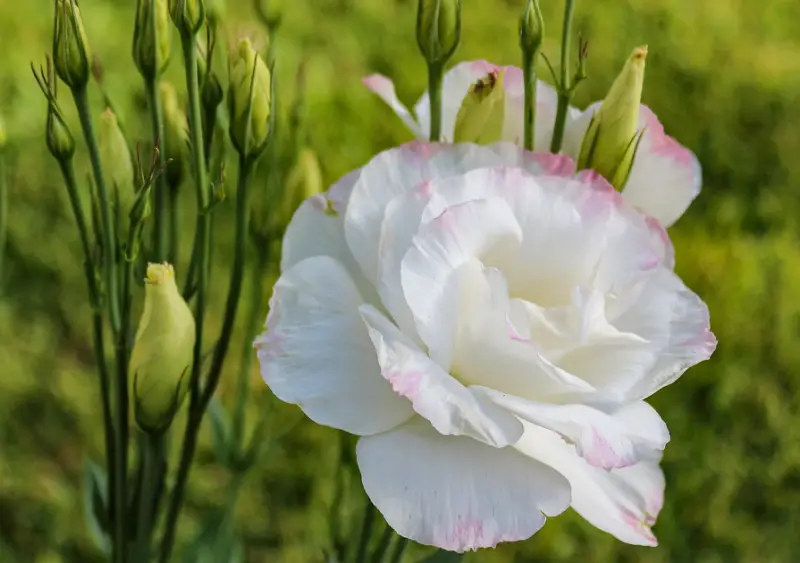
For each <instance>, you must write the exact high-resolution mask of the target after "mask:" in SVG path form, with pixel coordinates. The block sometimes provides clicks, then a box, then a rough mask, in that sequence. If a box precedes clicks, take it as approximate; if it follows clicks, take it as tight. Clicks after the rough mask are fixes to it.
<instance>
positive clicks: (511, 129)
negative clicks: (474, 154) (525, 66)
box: [503, 66, 558, 151]
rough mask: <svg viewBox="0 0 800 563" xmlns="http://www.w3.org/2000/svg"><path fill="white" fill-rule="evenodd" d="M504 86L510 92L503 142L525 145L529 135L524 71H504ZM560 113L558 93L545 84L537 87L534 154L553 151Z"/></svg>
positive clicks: (507, 100) (508, 94)
mask: <svg viewBox="0 0 800 563" xmlns="http://www.w3.org/2000/svg"><path fill="white" fill-rule="evenodd" d="M504 70H505V75H504V81H503V84H504V86H505V89H506V113H505V122H504V125H503V140H504V141H510V142H512V143H516V144H518V145H522V144H523V139H524V133H525V83H524V81H523V76H522V70H520V69H519V68H517V67H513V66H507V67H504ZM557 109H558V94H557V93H556V91H555V89H554V88H553V87H552V86H550V85H549V84H547V83H546V82H542V81H541V80H540V81H538V82H537V85H536V122H535V131H534V139H533V143H534V146H533V148H534V150H535V151H549V150H550V143H551V141H552V140H553V124H554V123H555V120H556V113H557Z"/></svg>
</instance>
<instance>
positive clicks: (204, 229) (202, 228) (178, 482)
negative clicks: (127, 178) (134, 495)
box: [160, 33, 211, 563]
mask: <svg viewBox="0 0 800 563" xmlns="http://www.w3.org/2000/svg"><path fill="white" fill-rule="evenodd" d="M181 47H182V50H183V62H184V69H185V72H186V88H187V91H188V92H189V129H190V135H191V143H192V151H191V152H192V167H193V170H194V180H195V188H196V191H197V231H196V233H195V240H196V252H197V273H196V276H197V296H196V300H195V323H196V327H197V328H196V336H195V345H194V355H193V364H192V374H191V380H190V405H189V417H188V419H187V422H186V431H185V433H184V440H183V447H182V448H181V459H180V463H179V465H178V474H177V476H176V478H175V486H174V488H173V490H172V496H171V498H170V503H169V508H168V511H167V517H166V521H165V524H164V537H163V539H162V541H161V554H160V561H161V563H168V562H169V561H170V558H171V555H172V549H173V547H174V544H175V531H176V528H177V522H178V516H179V515H180V511H181V507H182V506H183V499H184V496H185V494H186V483H187V480H188V477H189V470H190V468H191V465H192V459H193V458H194V452H195V449H196V448H197V434H198V431H199V429H200V423H201V422H202V419H203V412H204V410H205V409H204V408H203V407H202V402H201V399H202V397H201V394H200V375H201V370H202V357H203V353H202V351H203V323H204V320H205V314H206V300H207V295H206V293H207V290H208V288H207V281H208V264H209V260H210V251H211V249H210V239H209V234H210V216H209V200H210V196H209V191H210V190H209V186H208V180H207V171H206V165H205V162H206V161H205V155H204V154H203V126H202V113H201V111H202V109H201V106H200V87H199V83H198V76H197V49H196V48H195V37H194V35H192V34H185V33H184V34H181Z"/></svg>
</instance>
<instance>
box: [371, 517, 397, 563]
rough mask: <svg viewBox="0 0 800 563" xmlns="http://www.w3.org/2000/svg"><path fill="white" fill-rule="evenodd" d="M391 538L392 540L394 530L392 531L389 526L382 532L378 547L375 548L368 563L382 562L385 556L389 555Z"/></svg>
mask: <svg viewBox="0 0 800 563" xmlns="http://www.w3.org/2000/svg"><path fill="white" fill-rule="evenodd" d="M392 538H394V530H392V527H391V526H389V525H387V526H386V528H385V529H384V530H383V534H381V539H380V540H379V541H378V547H377V548H375V553H374V554H373V555H372V557H371V558H370V561H372V562H373V563H383V562H384V560H385V559H386V555H387V554H388V553H389V546H390V545H391V544H392Z"/></svg>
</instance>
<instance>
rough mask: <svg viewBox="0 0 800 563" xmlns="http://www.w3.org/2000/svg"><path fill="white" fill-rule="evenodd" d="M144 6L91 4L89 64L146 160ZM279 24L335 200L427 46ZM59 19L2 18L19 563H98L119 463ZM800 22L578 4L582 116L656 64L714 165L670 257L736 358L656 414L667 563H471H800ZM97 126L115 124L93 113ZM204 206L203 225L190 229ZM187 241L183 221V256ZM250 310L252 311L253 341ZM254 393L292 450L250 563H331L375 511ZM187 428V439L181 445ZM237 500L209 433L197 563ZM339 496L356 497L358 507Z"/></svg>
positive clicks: (251, 21) (553, 22)
mask: <svg viewBox="0 0 800 563" xmlns="http://www.w3.org/2000/svg"><path fill="white" fill-rule="evenodd" d="M134 4H135V3H134V2H133V0H82V2H81V5H82V9H83V12H84V19H85V22H86V28H87V34H88V36H89V40H90V42H91V44H92V46H93V50H94V52H95V54H96V55H97V56H98V57H99V58H100V59H101V61H102V63H103V67H104V69H105V73H106V83H107V87H108V90H109V92H110V93H111V95H112V97H113V98H114V100H115V102H116V103H117V104H118V105H119V107H120V108H121V118H122V119H123V120H125V122H126V125H127V127H128V129H129V130H130V132H131V141H132V142H136V141H138V140H146V139H148V138H149V134H148V131H147V128H146V124H147V123H148V121H147V118H146V117H145V115H144V113H143V102H142V99H143V95H144V94H143V88H142V85H141V80H140V79H139V77H138V75H137V74H136V72H135V67H134V65H133V63H132V61H131V58H130V45H131V35H132V30H133V10H134ZM273 4H275V5H276V8H277V7H278V6H277V5H278V4H283V5H282V6H280V11H281V13H282V15H283V24H282V26H281V28H280V30H279V32H278V34H277V36H276V38H274V39H275V49H276V50H275V53H276V58H277V67H276V68H277V70H276V73H277V76H278V80H279V93H280V94H281V98H280V102H279V103H281V104H282V105H283V108H282V109H283V111H286V106H288V101H289V100H290V99H291V95H292V90H293V88H294V77H295V74H296V72H297V68H298V65H299V62H300V61H301V59H305V60H306V61H307V71H308V87H307V91H306V98H307V113H306V116H307V132H308V142H307V144H308V146H309V147H310V148H312V149H313V150H314V151H316V153H317V155H318V156H319V159H320V163H321V166H322V169H323V173H324V177H325V180H326V183H330V182H332V181H334V180H335V179H336V178H338V177H339V176H340V175H342V174H344V173H345V172H348V171H349V170H351V169H353V168H355V167H357V166H360V165H362V164H363V163H365V162H366V161H367V160H368V159H369V158H370V156H371V155H372V154H374V153H375V152H376V151H379V150H382V149H385V148H388V147H390V146H393V145H396V144H398V143H401V142H403V141H406V140H408V139H409V135H408V133H407V132H406V131H405V130H404V129H403V127H402V125H401V124H400V122H399V120H397V119H396V118H395V117H394V116H393V115H392V114H391V112H390V111H389V110H388V109H387V108H386V107H384V106H383V104H382V103H381V102H380V101H379V100H378V99H377V98H375V97H374V96H373V95H372V94H370V93H369V92H367V91H366V90H365V89H364V88H363V87H362V86H361V82H360V79H361V77H362V76H364V75H366V74H369V73H372V72H381V73H383V74H386V75H388V76H391V77H392V78H393V79H394V80H395V83H396V84H397V85H398V93H399V95H400V97H401V99H403V100H404V101H405V102H407V103H412V102H413V101H415V100H416V98H417V97H418V96H419V94H420V93H421V92H422V91H423V89H424V87H425V72H424V67H423V64H422V62H421V59H420V57H419V56H418V53H417V50H416V44H415V42H414V31H413V29H414V19H415V10H416V2H414V1H413V0H283V1H282V2H278V1H277V0H273ZM541 4H542V7H543V10H544V12H545V16H546V21H547V24H548V38H547V41H546V45H545V52H546V53H547V54H548V55H549V56H550V57H551V58H552V59H553V60H556V59H557V45H558V40H559V38H558V35H559V30H560V25H561V16H560V14H561V9H562V2H561V1H559V0H541ZM521 6H522V0H481V1H472V0H466V1H465V2H464V35H463V40H462V44H461V47H460V49H459V51H458V52H457V54H456V58H457V60H467V59H474V58H486V59H489V60H491V61H492V62H495V63H500V64H516V63H517V62H518V59H519V55H518V51H517V46H516V45H517V40H516V25H517V24H516V22H517V16H518V14H519V12H520V10H521ZM51 14H52V2H51V1H50V0H24V1H22V0H18V1H12V0H3V1H2V2H0V115H2V117H3V119H4V121H5V125H6V129H7V134H8V137H9V143H10V149H9V152H10V156H11V160H12V169H11V175H10V193H9V202H10V225H9V228H10V230H9V239H8V248H7V264H8V266H7V272H6V273H5V274H4V279H2V280H0V282H2V298H1V299H0V561H1V562H3V563H5V562H6V561H8V562H21V563H27V562H37V563H38V562H48V563H49V562H56V561H100V560H102V558H101V557H100V555H99V554H98V552H97V550H96V549H95V548H94V546H93V544H92V542H91V539H90V537H89V534H88V532H87V531H86V530H87V527H86V523H85V520H84V512H83V506H82V502H83V501H82V494H83V492H82V490H81V486H82V480H83V473H84V465H85V462H86V460H87V459H94V460H96V461H98V462H100V463H101V464H102V461H101V455H102V440H101V432H100V415H99V408H98V406H99V400H98V391H97V385H96V376H95V372H94V370H93V365H92V351H91V344H90V342H91V340H90V338H89V320H90V319H89V309H88V306H87V304H86V292H85V287H84V278H83V275H82V269H81V256H80V246H79V244H78V239H77V235H76V230H75V228H74V226H73V219H72V216H71V214H70V213H69V209H68V206H67V199H66V193H65V191H64V189H63V187H62V184H61V182H60V178H59V175H58V171H57V168H56V166H55V163H54V161H53V160H52V159H51V157H50V156H49V155H48V154H47V152H46V150H45V147H44V138H43V128H44V118H45V103H44V99H43V97H42V96H41V95H39V93H38V90H37V88H36V85H35V83H34V80H33V77H32V76H31V72H30V68H29V64H30V62H31V61H35V62H37V64H38V63H40V62H42V61H43V58H44V55H45V54H46V53H47V51H48V48H49V45H50V41H51V39H50V33H51V25H52V23H51ZM799 21H800V3H798V2H797V0H762V1H761V2H748V1H745V0H714V1H713V2H698V1H697V0H603V1H602V2H597V1H596V2H589V1H588V0H585V1H583V2H579V3H578V11H577V20H576V29H577V30H579V31H581V32H582V33H583V34H584V35H585V36H586V37H587V38H588V39H589V40H590V59H589V78H590V79H589V80H588V81H587V82H586V83H585V84H584V85H583V86H581V88H580V90H579V92H578V94H577V98H576V103H577V104H578V105H580V106H584V105H586V104H588V103H589V102H591V101H593V100H596V99H599V98H601V97H602V96H603V94H604V92H605V90H606V89H607V88H608V86H609V85H610V82H611V80H612V79H613V77H614V75H615V74H616V72H617V71H618V69H619V68H620V66H621V64H622V63H623V61H624V60H625V57H626V55H627V54H628V53H629V51H630V49H631V48H632V47H634V46H636V45H638V44H643V43H646V44H648V45H649V47H650V56H649V58H648V69H647V82H646V87H645V94H644V101H645V103H647V104H648V105H650V107H652V108H653V109H654V110H655V111H656V113H658V115H659V116H660V118H661V120H662V122H663V123H664V124H665V126H666V129H667V132H668V133H670V134H672V135H673V136H675V137H677V138H678V139H679V140H680V141H681V142H682V143H683V144H685V145H687V146H689V147H690V148H692V149H693V150H694V151H695V152H696V153H697V155H698V156H699V158H700V161H701V162H702V164H703V167H704V191H703V193H702V195H701V196H700V198H699V199H698V200H697V202H696V203H695V204H694V206H693V207H692V208H691V210H690V212H689V213H688V214H687V215H686V216H685V217H684V218H683V219H682V220H681V221H680V222H679V223H678V225H677V226H675V227H674V228H673V229H672V230H671V234H672V236H673V238H674V242H675V246H676V248H677V256H678V270H679V272H680V274H681V275H682V277H683V278H684V280H685V281H686V283H687V284H688V285H689V286H690V287H691V288H693V289H694V290H695V291H696V292H698V293H699V294H700V295H701V296H702V297H703V298H704V299H705V300H706V301H707V302H708V304H709V306H710V308H711V315H712V317H711V318H712V328H713V329H714V331H715V332H716V334H717V336H718V338H719V341H720V345H719V348H718V350H717V352H716V354H715V355H714V357H713V358H712V360H711V361H710V362H707V363H705V364H702V365H700V366H698V367H696V368H694V369H692V370H690V371H689V372H688V373H687V374H686V375H685V376H684V377H683V378H682V379H681V380H680V381H679V382H678V383H676V384H675V385H673V386H672V387H670V388H668V389H666V390H664V391H662V392H661V393H659V394H658V395H657V396H656V397H655V399H654V400H653V404H654V406H656V408H657V409H658V410H659V412H660V413H661V415H662V416H663V418H664V419H665V420H666V422H667V424H668V425H669V428H670V430H671V433H672V442H671V444H670V445H669V447H668V448H667V451H666V457H665V460H664V470H665V472H666V476H667V496H666V505H665V507H664V510H663V512H662V514H661V517H660V519H659V522H658V525H657V526H656V528H655V531H656V534H657V536H658V537H659V539H660V544H661V545H660V547H658V548H656V549H647V548H637V547H632V546H627V545H624V544H621V543H619V542H617V541H616V540H614V539H613V538H611V537H609V536H607V535H605V534H603V533H601V532H599V531H597V530H595V529H593V528H592V527H591V526H589V525H588V524H586V523H584V522H583V521H581V520H580V518H577V517H575V516H574V515H565V516H562V517H559V518H557V519H552V520H551V521H549V522H548V524H547V526H546V527H545V529H544V531H542V532H541V533H539V534H538V535H536V536H535V537H534V538H533V539H532V540H530V541H528V542H525V543H523V544H515V545H506V546H503V547H501V548H499V549H498V550H496V551H494V552H481V553H479V554H476V555H471V556H469V557H467V559H466V560H467V561H471V562H477V561H487V562H498V563H499V562H511V561H519V562H523V561H536V562H550V561H552V562H560V561H590V562H601V561H602V562H609V561H626V562H633V561H643V562H653V563H657V562H667V561H674V562H689V561H692V562H703V563H715V562H729V561H742V562H765V563H766V562H789V561H796V560H798V558H800V536H798V531H800V346H798V345H797V342H796V340H797V335H798V331H799V330H800V299H798V288H800V253H799V252H798V249H797V243H796V240H797V231H798V221H797V216H798V211H800V198H798V194H797V189H798V187H800V166H798V156H800V56H798V53H800V33H798V22H799ZM225 25H226V29H227V32H228V33H229V35H230V37H231V38H235V37H236V36H237V35H240V34H242V33H248V32H251V31H253V30H258V29H259V27H258V23H257V22H256V20H255V17H254V12H253V11H252V7H251V5H250V2H248V1H246V0H235V1H234V0H230V1H229V2H228V6H227V11H226V16H225ZM174 54H175V55H177V45H176V49H175V53H174ZM178 58H179V57H177V56H174V57H173V63H172V65H171V69H170V76H171V77H172V78H173V80H174V82H175V83H176V85H179V86H181V85H182V82H181V80H180V74H179V73H178V71H179V69H178V67H179V65H178V64H177V61H178ZM223 74H224V71H223ZM95 90H96V89H95ZM62 101H63V105H64V107H65V108H68V109H69V111H68V112H67V114H68V118H69V119H70V120H71V121H70V123H71V124H72V125H73V128H74V129H73V130H74V131H75V132H77V131H78V128H77V124H76V121H75V120H74V112H73V111H72V108H71V107H70V104H68V103H67V102H66V97H64V100H62ZM95 102H96V104H97V105H96V106H95V107H96V110H97V114H98V115H99V112H100V109H101V106H100V102H99V97H97V96H96V97H95ZM76 136H77V135H76ZM145 142H146V141H145ZM79 151H80V152H81V155H82V156H81V159H82V160H79V161H78V166H79V173H80V174H83V173H84V172H86V171H88V168H87V166H86V164H85V161H84V160H85V156H83V153H84V152H85V151H83V143H82V142H80V143H79ZM266 173H267V170H265V168H264V167H262V169H261V177H260V178H259V179H258V181H257V182H256V188H257V189H258V188H260V187H261V186H263V185H265V184H266V180H265V179H264V176H265V174H266ZM230 176H231V177H233V176H234V174H233V169H232V170H231V173H230ZM229 183H232V180H230V181H229ZM187 188H188V186H187ZM188 191H189V193H188V194H185V195H186V197H187V200H186V201H187V211H186V213H185V214H184V215H185V216H186V217H187V218H189V216H190V215H191V213H192V212H193V211H192V209H193V207H192V204H191V198H192V193H191V190H188ZM231 207H232V206H231V205H230V203H228V204H225V205H224V206H223V207H222V208H221V209H220V210H219V212H218V213H219V216H220V219H219V221H220V224H222V225H225V224H226V221H229V220H230V215H231V212H232V210H231ZM191 226H192V223H191V220H187V221H186V230H185V236H184V240H183V245H184V247H186V246H188V244H189V241H190V240H191V231H190V229H191ZM229 238H230V237H229V236H228V234H227V232H226V230H225V229H224V228H221V229H218V236H217V240H216V241H215V251H216V254H215V264H216V265H217V267H218V268H219V273H216V272H217V270H216V269H215V273H214V276H213V282H214V294H215V300H214V307H213V309H212V319H211V321H212V323H215V322H216V321H218V320H219V315H220V309H221V305H222V302H223V300H224V292H225V287H224V285H225V280H226V279H227V273H226V270H225V266H226V256H227V255H228V254H229V252H228V249H229V248H230V240H229ZM187 252H188V250H185V251H184V255H186V253H187ZM178 272H179V275H180V272H181V269H180V267H179V268H178ZM270 283H271V280H270V279H263V280H262V283H261V284H260V286H259V287H256V288H255V291H261V292H263V294H264V296H265V297H266V296H267V295H268V293H269V291H270ZM246 294H247V295H249V294H251V291H250V289H247V288H246ZM139 297H140V295H139ZM249 309H251V306H250V303H249V302H248V301H245V302H244V303H243V304H242V311H243V317H244V316H246V315H247V311H248V310H249ZM257 314H258V315H259V317H263V316H264V315H265V314H266V311H257ZM213 332H216V331H213ZM236 337H237V341H235V342H234V347H233V350H234V352H236V351H238V350H239V349H240V348H241V347H242V346H243V345H244V342H245V334H244V330H243V329H242V327H241V326H240V330H238V331H237V335H236ZM238 355H239V354H237V353H234V354H232V358H231V359H232V360H233V361H231V363H230V364H229V367H228V369H227V370H226V373H225V375H224V377H223V382H222V389H221V397H222V402H223V404H229V402H230V398H231V396H232V391H233V387H234V381H235V377H236V369H235V368H236V364H237V361H238V358H237V356H238ZM251 376H252V386H253V389H254V396H253V398H252V399H251V403H250V404H251V407H250V408H251V413H250V414H251V415H252V416H250V417H249V421H250V422H249V424H250V425H252V423H253V420H254V419H255V417H256V413H257V412H259V411H263V410H264V409H268V411H269V413H270V421H271V422H270V430H271V434H273V435H274V436H275V437H276V438H277V439H276V440H275V443H274V444H273V445H272V446H271V447H270V449H269V450H268V452H267V454H266V455H265V457H264V459H263V461H262V462H261V465H260V467H259V469H258V470H257V471H255V472H254V473H252V475H250V476H249V477H248V479H247V481H246V482H245V483H244V485H243V486H244V489H243V490H242V491H241V495H240V497H239V503H238V509H237V529H238V533H239V536H240V538H241V541H242V544H243V545H244V548H245V553H246V560H247V561H253V562H261V561H286V562H299V563H304V562H315V561H321V560H322V549H323V548H324V546H325V545H326V542H328V537H329V536H328V529H327V527H326V524H325V522H326V521H327V519H328V514H329V510H330V509H331V505H332V504H336V505H337V506H338V507H340V508H342V509H343V516H342V522H343V526H344V528H345V529H346V528H347V527H348V525H349V524H348V522H349V521H350V520H348V518H347V517H352V519H353V520H355V521H357V519H358V511H359V510H360V506H362V505H361V502H362V501H361V500H360V493H359V491H358V487H357V479H356V478H355V477H354V476H353V475H352V473H347V472H344V473H343V474H340V473H339V472H338V471H337V466H338V465H339V463H338V460H339V458H340V456H341V455H342V452H344V455H345V457H346V456H347V455H348V448H349V447H350V446H351V445H352V444H351V443H350V442H348V441H343V440H342V439H341V438H340V436H339V435H338V434H337V433H335V432H334V431H331V430H328V429H324V428H319V427H316V426H314V425H313V424H311V423H310V422H308V421H307V420H305V419H302V420H301V422H300V423H299V424H298V425H297V426H293V424H294V422H295V421H296V420H298V418H299V417H298V411H297V409H296V408H294V407H289V406H286V405H282V404H278V403H277V402H276V401H274V400H271V399H270V397H269V395H268V392H267V391H266V389H265V386H264V385H263V383H262V382H261V380H260V378H259V376H258V373H257V366H256V365H254V366H253V370H252V374H251ZM176 424H177V425H178V426H177V427H178V428H182V422H180V421H179V422H177V423H176ZM206 426H208V425H206ZM288 430H291V431H290V432H288V433H286V432H287V431H288ZM283 433H286V434H285V435H282V434H283ZM175 441H176V442H177V440H175ZM173 445H176V444H173ZM230 480H231V479H230V474H229V473H228V472H227V471H226V470H225V469H224V468H223V467H222V466H221V464H220V463H219V460H218V459H217V458H216V457H215V455H214V453H213V448H212V440H211V439H210V432H209V429H208V427H206V428H205V430H204V434H203V444H202V447H201V450H200V452H199V454H198V457H197V463H196V464H195V467H194V471H193V473H192V480H191V483H190V487H189V502H188V503H187V512H186V515H185V518H184V519H183V520H182V525H181V540H182V542H184V543H185V542H186V541H190V540H191V539H192V537H193V536H194V535H196V534H197V533H198V530H199V529H200V527H201V526H202V522H203V518H204V515H207V514H209V508H210V507H214V506H219V505H221V504H222V503H224V502H225V499H226V498H227V495H228V494H229V491H228V489H229V483H230ZM337 483H339V484H342V483H344V484H345V485H346V487H345V489H344V497H343V499H344V500H342V501H341V502H339V501H338V500H337V498H336V496H335V495H336V493H335V491H336V486H337ZM176 560H177V558H176Z"/></svg>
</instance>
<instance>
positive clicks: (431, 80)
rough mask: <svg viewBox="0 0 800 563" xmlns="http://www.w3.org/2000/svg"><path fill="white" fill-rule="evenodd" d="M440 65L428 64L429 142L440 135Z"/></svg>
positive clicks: (436, 139) (435, 139) (436, 140)
mask: <svg viewBox="0 0 800 563" xmlns="http://www.w3.org/2000/svg"><path fill="white" fill-rule="evenodd" d="M442 81H443V72H442V66H441V65H438V64H431V63H429V64H428V93H429V98H430V103H431V109H430V114H431V137H430V140H431V142H434V143H438V142H439V140H440V139H441V137H442Z"/></svg>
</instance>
